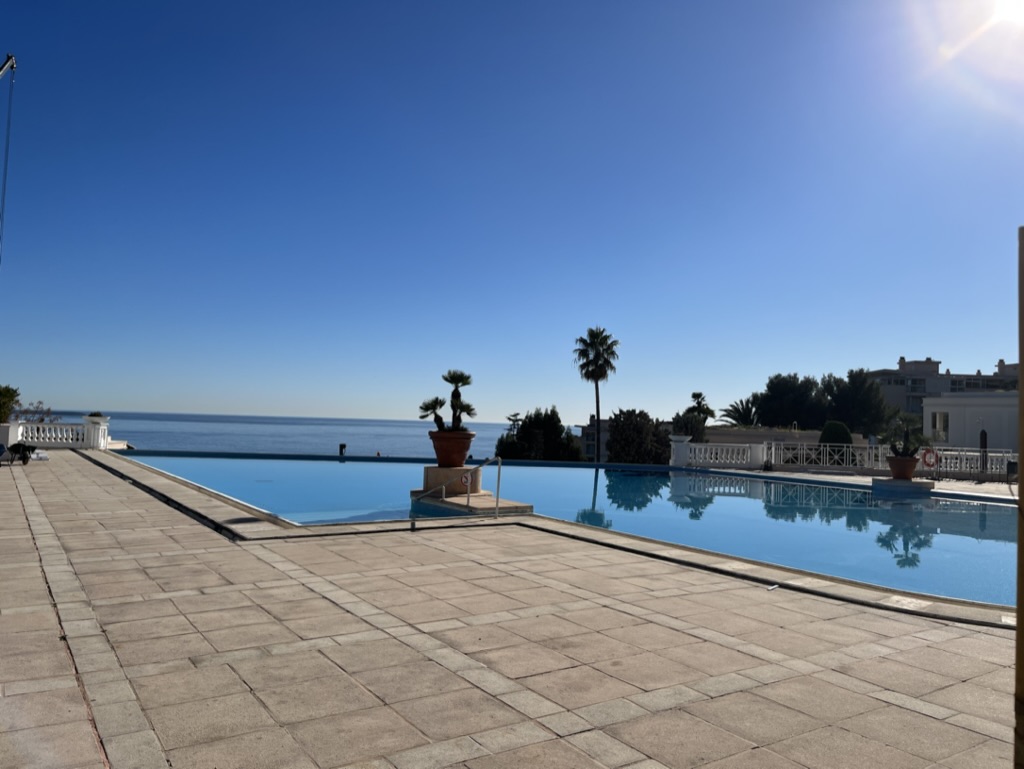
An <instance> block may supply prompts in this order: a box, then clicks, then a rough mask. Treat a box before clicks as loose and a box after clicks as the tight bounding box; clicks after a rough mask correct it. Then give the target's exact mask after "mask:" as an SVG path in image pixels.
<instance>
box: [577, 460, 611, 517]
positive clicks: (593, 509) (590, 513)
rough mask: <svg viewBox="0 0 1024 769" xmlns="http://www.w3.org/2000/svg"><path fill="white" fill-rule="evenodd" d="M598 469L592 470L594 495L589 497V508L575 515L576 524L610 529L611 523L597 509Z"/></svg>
mask: <svg viewBox="0 0 1024 769" xmlns="http://www.w3.org/2000/svg"><path fill="white" fill-rule="evenodd" d="M600 472H601V471H600V470H599V469H598V468H596V467H595V468H594V493H593V495H592V496H591V497H590V507H587V508H584V509H582V510H580V511H578V512H577V513H576V523H585V524H586V525H587V526H598V527H600V528H602V529H610V528H611V527H612V522H611V521H610V520H608V519H607V518H605V516H604V511H603V510H598V509H597V479H598V476H599V474H600Z"/></svg>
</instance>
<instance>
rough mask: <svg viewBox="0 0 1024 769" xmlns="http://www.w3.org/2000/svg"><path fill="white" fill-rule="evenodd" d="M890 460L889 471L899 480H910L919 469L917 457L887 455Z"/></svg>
mask: <svg viewBox="0 0 1024 769" xmlns="http://www.w3.org/2000/svg"><path fill="white" fill-rule="evenodd" d="M886 459H888V460H889V471H890V472H891V473H892V477H893V478H895V479H896V480H898V481H909V480H912V479H913V477H914V471H915V470H916V469H917V457H886Z"/></svg>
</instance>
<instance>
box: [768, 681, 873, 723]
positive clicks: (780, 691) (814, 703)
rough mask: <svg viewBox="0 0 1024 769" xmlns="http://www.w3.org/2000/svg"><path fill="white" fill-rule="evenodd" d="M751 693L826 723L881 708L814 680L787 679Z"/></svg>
mask: <svg viewBox="0 0 1024 769" xmlns="http://www.w3.org/2000/svg"><path fill="white" fill-rule="evenodd" d="M751 692H752V693H753V694H756V695H758V696H760V697H767V698H768V699H770V700H772V701H774V702H777V703H779V704H780V705H785V706H787V707H790V708H793V709H795V710H799V711H800V712H801V713H805V714H807V715H809V716H812V717H814V718H821V719H824V720H826V721H837V720H841V719H844V718H850V717H851V716H856V715H859V714H861V713H865V712H867V711H869V710H874V709H876V708H880V707H883V703H881V702H879V701H878V700H877V699H875V698H873V697H868V696H865V695H863V694H857V693H856V692H851V691H849V690H847V689H843V688H841V687H839V686H835V685H833V684H830V683H828V682H826V681H822V680H820V679H818V678H814V677H813V676H800V677H798V678H789V679H786V680H785V681H778V682H776V683H773V684H766V685H765V686H761V687H758V688H756V689H752V690H751Z"/></svg>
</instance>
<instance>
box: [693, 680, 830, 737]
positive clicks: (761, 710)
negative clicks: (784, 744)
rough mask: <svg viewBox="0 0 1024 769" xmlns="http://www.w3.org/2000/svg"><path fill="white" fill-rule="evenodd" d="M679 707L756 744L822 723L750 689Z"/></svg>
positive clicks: (809, 729)
mask: <svg viewBox="0 0 1024 769" xmlns="http://www.w3.org/2000/svg"><path fill="white" fill-rule="evenodd" d="M683 710H685V711H686V712H687V713H690V714H692V715H695V716H697V717H698V718H701V719H703V720H704V721H707V722H708V723H711V724H714V725H715V726H718V727H721V728H722V729H726V730H728V731H731V732H732V733H733V734H735V735H737V736H739V737H742V738H743V739H745V740H748V741H750V742H753V743H754V744H756V745H770V744H771V743H773V742H778V741H779V740H784V739H787V738H789V737H795V736H796V735H798V734H803V733H805V732H809V731H813V730H815V729H820V728H821V727H822V726H824V723H823V722H822V721H820V720H818V719H817V718H812V717H811V716H808V715H807V714H805V713H801V712H800V711H797V710H793V709H791V708H788V707H786V706H784V705H780V704H778V703H776V702H773V701H771V700H768V699H765V698H764V697H758V696H757V695H756V694H751V693H750V692H737V693H734V694H728V695H725V696H723V697H716V698H715V699H710V700H703V701H699V702H693V703H690V704H687V705H684V706H683Z"/></svg>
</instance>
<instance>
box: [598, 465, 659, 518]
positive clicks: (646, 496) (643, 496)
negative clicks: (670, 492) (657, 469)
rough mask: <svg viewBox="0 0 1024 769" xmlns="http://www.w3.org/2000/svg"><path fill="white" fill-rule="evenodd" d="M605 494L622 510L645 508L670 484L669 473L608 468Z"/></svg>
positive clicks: (632, 510) (630, 510)
mask: <svg viewBox="0 0 1024 769" xmlns="http://www.w3.org/2000/svg"><path fill="white" fill-rule="evenodd" d="M605 478H606V479H607V482H606V485H605V494H607V496H608V501H609V502H611V503H612V504H613V505H615V506H616V507H618V508H619V509H621V510H627V511H629V512H634V511H637V510H643V509H644V508H645V507H647V506H648V505H649V504H651V502H653V501H654V500H655V499H660V498H661V492H662V491H663V490H664V489H666V488H668V486H669V475H668V473H636V472H633V471H629V470H625V471H623V470H606V471H605Z"/></svg>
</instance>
